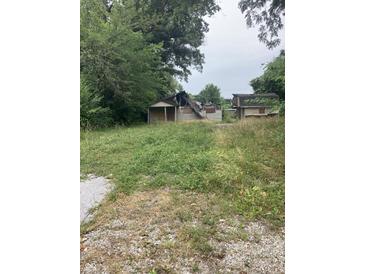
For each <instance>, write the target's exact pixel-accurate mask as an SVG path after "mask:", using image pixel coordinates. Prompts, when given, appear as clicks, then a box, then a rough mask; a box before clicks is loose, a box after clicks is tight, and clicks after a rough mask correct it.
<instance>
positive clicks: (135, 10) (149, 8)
mask: <svg viewBox="0 0 365 274" xmlns="http://www.w3.org/2000/svg"><path fill="white" fill-rule="evenodd" d="M124 2H125V3H128V4H127V5H126V6H128V7H129V14H130V16H131V25H132V28H133V30H134V31H141V32H142V33H143V34H144V35H145V37H146V39H147V41H148V42H149V43H153V44H159V43H161V44H162V48H163V51H162V61H163V62H164V63H165V64H166V65H167V70H168V71H169V72H170V73H171V74H172V75H176V76H179V77H182V78H185V79H187V77H188V76H189V75H190V74H191V72H190V69H189V68H190V67H191V66H193V67H194V68H196V69H197V70H199V71H201V70H202V65H203V63H204V55H203V54H202V53H201V52H200V50H199V47H200V46H201V45H202V44H203V41H204V35H205V33H206V32H208V30H209V28H208V23H207V22H206V21H205V20H204V19H205V18H206V16H211V15H213V14H214V13H216V12H217V11H219V9H220V8H219V6H218V5H217V4H216V3H215V0H164V1H161V0H128V1H124Z"/></svg>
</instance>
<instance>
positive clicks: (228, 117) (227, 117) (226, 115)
mask: <svg viewBox="0 0 365 274" xmlns="http://www.w3.org/2000/svg"><path fill="white" fill-rule="evenodd" d="M234 121H236V117H235V114H234V113H232V112H230V111H227V110H225V109H224V110H223V122H224V123H233V122H234Z"/></svg>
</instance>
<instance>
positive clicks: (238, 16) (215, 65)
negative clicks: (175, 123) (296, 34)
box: [181, 0, 284, 98]
mask: <svg viewBox="0 0 365 274" xmlns="http://www.w3.org/2000/svg"><path fill="white" fill-rule="evenodd" d="M218 2H219V5H220V7H221V8H222V9H221V11H219V12H218V13H217V14H215V15H214V16H213V17H210V18H208V19H207V22H208V23H209V32H208V33H207V34H206V38H205V43H204V45H203V46H201V48H200V49H201V51H202V52H203V53H204V55H205V64H204V65H203V73H200V72H197V71H195V70H193V71H192V75H191V76H190V77H189V80H188V82H187V83H186V82H184V81H181V84H182V85H183V87H184V89H185V90H186V91H187V92H190V93H192V94H197V93H199V92H200V91H201V90H202V89H203V88H204V86H205V85H206V84H208V83H213V84H215V85H217V86H218V87H219V88H220V89H221V94H222V96H223V97H224V98H230V97H232V93H252V92H253V91H252V88H251V86H250V85H249V82H250V80H252V79H253V78H255V77H257V76H259V75H261V74H262V72H263V70H262V65H261V64H263V63H267V62H269V61H271V60H272V59H273V58H274V57H276V56H277V55H279V52H280V49H283V48H284V40H282V44H281V45H280V46H278V47H277V48H275V49H273V50H269V49H267V48H266V46H265V45H264V44H263V43H261V42H259V41H258V38H257V34H258V31H257V29H254V28H250V29H248V28H247V26H246V23H245V20H244V17H243V14H242V13H241V12H240V10H239V9H238V2H239V0H223V1H218ZM281 36H282V38H283V34H281Z"/></svg>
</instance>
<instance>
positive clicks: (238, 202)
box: [81, 118, 284, 273]
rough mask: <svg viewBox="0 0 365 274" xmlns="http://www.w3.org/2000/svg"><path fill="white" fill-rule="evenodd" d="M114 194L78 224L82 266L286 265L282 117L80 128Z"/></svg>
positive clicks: (280, 268)
mask: <svg viewBox="0 0 365 274" xmlns="http://www.w3.org/2000/svg"><path fill="white" fill-rule="evenodd" d="M81 173H82V174H96V175H99V176H105V177H108V178H110V180H111V181H112V182H113V183H114V184H115V189H114V191H113V192H112V193H111V194H110V196H109V197H108V199H107V201H105V202H104V203H103V204H102V205H101V206H100V208H99V209H98V211H97V213H96V215H95V218H94V220H93V221H92V222H90V223H88V224H84V225H82V227H81V234H82V235H81V238H82V240H81V241H82V244H81V251H82V252H81V268H82V271H83V272H84V273H100V271H101V272H103V271H105V272H109V273H133V272H136V273H141V272H142V273H181V272H184V273H191V272H197V273H212V272H214V273H220V272H229V271H232V272H236V273H239V272H241V273H280V272H284V244H283V237H284V234H283V225H284V119H283V118H267V119H247V120H245V121H240V122H237V123H235V124H233V125H232V126H230V127H219V126H217V125H216V124H214V123H207V122H194V123H177V124H175V123H169V124H160V125H149V126H146V125H144V126H138V127H131V128H115V129H108V130H101V131H90V132H82V133H81Z"/></svg>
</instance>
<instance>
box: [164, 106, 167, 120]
mask: <svg viewBox="0 0 365 274" xmlns="http://www.w3.org/2000/svg"><path fill="white" fill-rule="evenodd" d="M164 110H165V122H166V121H167V113H166V107H164Z"/></svg>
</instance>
